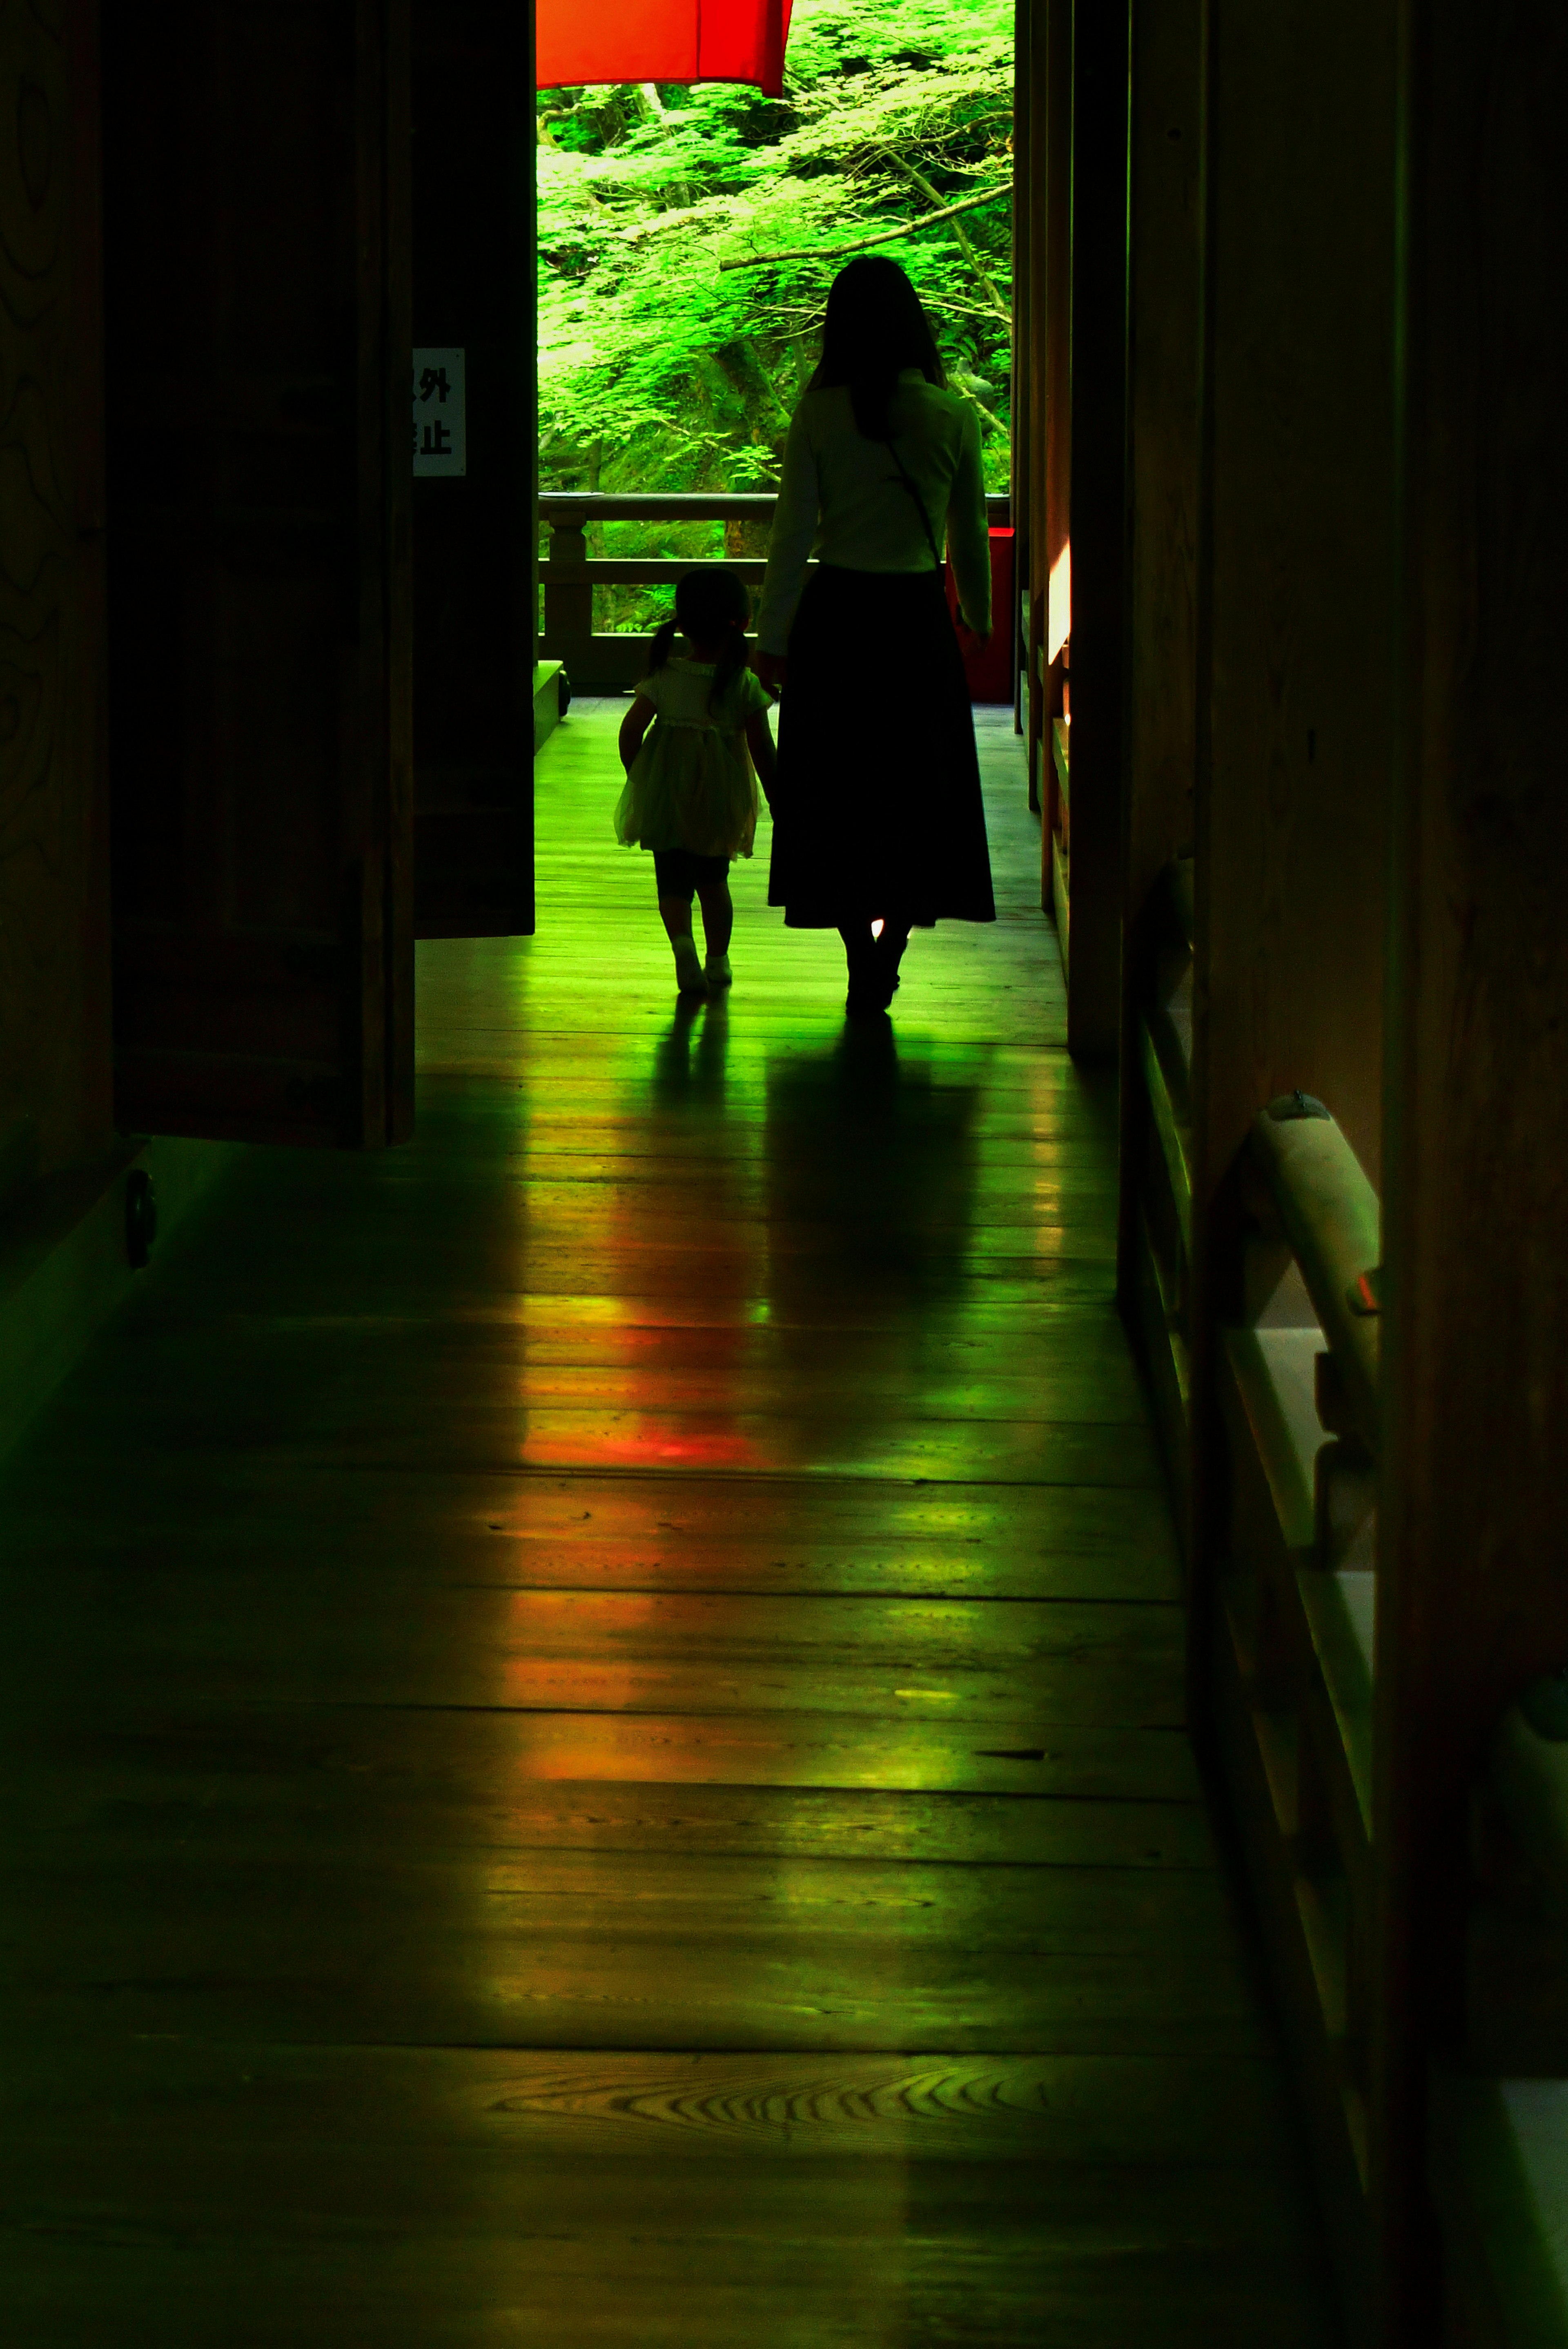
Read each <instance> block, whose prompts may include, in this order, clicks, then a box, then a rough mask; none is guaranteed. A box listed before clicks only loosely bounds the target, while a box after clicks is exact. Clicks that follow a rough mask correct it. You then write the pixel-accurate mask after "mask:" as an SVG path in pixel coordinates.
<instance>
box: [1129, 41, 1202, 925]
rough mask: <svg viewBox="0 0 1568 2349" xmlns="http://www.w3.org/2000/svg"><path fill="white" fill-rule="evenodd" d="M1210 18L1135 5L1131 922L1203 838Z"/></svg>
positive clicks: (1131, 321) (1131, 331)
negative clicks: (1202, 469) (1205, 155)
mask: <svg viewBox="0 0 1568 2349" xmlns="http://www.w3.org/2000/svg"><path fill="white" fill-rule="evenodd" d="M1203 19H1204V8H1203V0H1143V5H1140V6H1139V7H1138V8H1136V9H1135V11H1134V13H1133V42H1134V46H1133V57H1132V129H1131V154H1132V167H1131V173H1130V211H1131V217H1130V234H1129V240H1128V250H1129V255H1130V266H1129V285H1128V469H1129V475H1128V574H1127V621H1128V653H1129V658H1128V675H1127V760H1126V769H1125V781H1126V789H1127V800H1126V817H1125V823H1126V832H1125V841H1124V861H1123V885H1124V892H1125V896H1124V905H1125V915H1126V919H1127V922H1128V924H1129V926H1131V925H1133V924H1136V922H1137V921H1138V919H1139V917H1140V915H1141V914H1142V911H1143V908H1144V905H1145V903H1146V902H1147V899H1148V895H1149V891H1150V886H1151V885H1152V884H1153V882H1154V880H1155V879H1156V877H1157V875H1158V874H1160V872H1161V869H1162V868H1163V867H1164V866H1165V865H1166V864H1169V863H1170V861H1171V858H1172V857H1176V856H1186V855H1190V854H1191V848H1192V782H1193V770H1194V765H1195V761H1196V756H1197V667H1196V663H1197V590H1198V502H1199V460H1200V446H1201V431H1202V413H1201V402H1202V358H1203V350H1202V317H1203V208H1202V183H1203V172H1202V150H1203V124H1204V109H1203V98H1204V87H1203V85H1204V67H1205V58H1204V38H1203V36H1204V23H1203Z"/></svg>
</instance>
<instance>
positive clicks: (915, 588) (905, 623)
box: [768, 564, 996, 929]
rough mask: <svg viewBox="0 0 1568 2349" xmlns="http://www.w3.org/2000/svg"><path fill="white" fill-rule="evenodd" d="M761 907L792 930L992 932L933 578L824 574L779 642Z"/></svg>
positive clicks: (946, 637) (965, 696) (936, 576)
mask: <svg viewBox="0 0 1568 2349" xmlns="http://www.w3.org/2000/svg"><path fill="white" fill-rule="evenodd" d="M768 902H769V905H782V906H783V908H784V919H785V921H786V922H787V923H788V924H789V925H790V926H791V927H793V928H796V929H839V928H842V927H851V926H855V925H857V924H859V923H861V922H866V921H878V920H890V921H899V920H908V921H912V922H916V923H920V924H923V925H928V924H930V923H932V922H936V921H959V922H992V921H995V918H996V906H995V899H994V898H993V896H992V894H991V858H990V854H989V851H988V850H987V848H986V844H985V807H984V805H983V803H982V801H981V797H980V766H979V761H978V760H977V759H976V757H975V720H974V714H973V712H972V710H971V709H970V704H969V688H968V683H967V680H966V679H965V675H964V658H963V655H962V654H961V653H960V651H959V649H958V638H957V636H956V635H955V634H954V626H953V622H952V619H951V617H950V616H949V614H948V609H947V598H946V595H945V593H944V586H943V581H942V574H940V573H939V572H936V571H915V572H882V571H842V570H838V569H834V568H831V567H830V566H829V565H828V564H820V566H819V568H818V570H817V571H816V573H815V574H814V575H813V576H812V577H811V578H810V580H809V581H808V583H807V585H806V590H805V593H804V594H803V595H802V596H801V598H800V604H799V610H798V612H797V613H796V616H795V625H794V627H793V628H792V629H791V631H790V636H789V676H788V679H787V681H786V684H785V688H784V696H783V699H782V701H781V702H780V704H779V779H778V782H777V784H776V785H775V787H774V792H773V864H772V869H771V872H770V874H769V887H768Z"/></svg>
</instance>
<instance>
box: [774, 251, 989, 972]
mask: <svg viewBox="0 0 1568 2349" xmlns="http://www.w3.org/2000/svg"><path fill="white" fill-rule="evenodd" d="M944 526H945V531H946V537H947V543H948V545H949V546H950V548H951V550H952V554H953V564H954V573H955V574H956V577H957V582H958V594H959V601H960V604H961V606H962V609H963V612H964V616H965V620H966V621H967V623H968V625H969V626H970V627H971V628H972V629H973V630H974V631H975V634H976V635H977V636H981V637H985V636H988V635H989V633H990V626H991V564H990V546H989V540H988V535H987V531H986V522H985V485H984V477H983V474H982V471H981V463H980V436H979V430H978V428H977V426H976V424H975V418H974V415H973V412H972V411H971V409H969V408H968V406H967V405H966V403H965V402H964V401H963V400H961V399H960V398H957V397H956V395H954V393H952V392H949V391H948V390H947V389H946V387H945V380H944V375H943V370H942V362H941V359H940V358H939V357H938V356H937V350H936V345H935V342H934V338H933V336H932V332H931V328H930V326H929V325H928V324H927V322H926V317H925V314H924V312H923V310H922V308H921V306H920V299H919V296H918V295H916V293H915V290H914V288H913V285H911V284H910V281H909V279H908V278H907V277H906V276H905V274H904V273H903V270H902V269H900V268H899V267H898V265H897V264H896V263H894V262H891V261H884V260H882V259H881V258H880V257H877V256H872V255H868V256H866V257H864V258H862V259H861V260H858V261H851V263H850V264H849V265H848V267H847V268H845V269H843V270H841V272H840V273H839V275H838V276H837V277H836V278H835V279H834V281H833V285H832V290H831V292H830V294H829V296H828V313H827V320H826V324H825V326H824V328H823V334H822V357H821V364H820V367H818V369H817V372H816V374H815V375H814V376H813V377H812V378H811V381H810V385H809V386H808V388H807V389H806V391H805V392H804V394H803V395H802V397H801V399H800V403H799V407H798V408H797V409H796V411H795V415H794V419H793V420H792V422H791V424H790V427H789V440H788V441H787V443H786V445H785V451H784V472H783V481H782V484H781V487H780V491H779V505H778V511H777V513H776V515H775V518H774V524H773V538H772V543H771V546H770V548H769V557H768V574H767V577H766V580H765V581H764V584H763V590H762V606H761V612H760V615H759V617H758V656H757V667H758V672H759V674H760V676H761V677H762V678H763V681H764V682H765V683H766V684H769V685H774V686H779V687H781V688H783V694H782V700H781V704H780V709H779V775H778V781H777V784H776V786H775V791H774V799H773V811H774V828H773V863H772V870H771V874H770V876H769V892H768V902H769V905H782V907H783V908H784V919H785V921H786V923H787V924H789V926H792V927H796V928H807V929H822V928H834V929H837V930H838V931H839V932H840V934H841V936H842V938H843V941H844V948H845V953H846V956H847V957H848V963H849V997H848V1000H847V1003H846V1006H845V1009H846V1010H847V1011H848V1012H849V1014H850V1016H851V1018H880V1017H881V1016H882V1014H883V1013H884V1012H885V1011H886V1009H887V1007H888V1005H889V1004H890V1003H891V1002H892V995H893V990H894V988H896V987H897V986H898V983H899V962H900V957H902V955H903V949H904V947H905V945H906V943H907V941H908V938H909V933H910V929H911V927H912V926H913V925H916V924H918V925H921V926H927V925H929V924H931V923H933V922H936V921H945V920H956V921H965V922H989V921H994V920H995V902H994V900H993V897H992V893H991V863H990V856H989V853H988V850H987V847H986V841H985V810H984V807H983V804H982V801H981V796H980V770H979V764H978V761H977V760H976V757H975V726H974V718H973V713H972V711H971V709H970V703H969V692H968V687H967V684H966V682H965V675H964V661H963V656H962V654H961V652H960V650H959V646H958V639H957V636H956V634H955V633H954V626H953V622H952V619H951V618H950V616H949V614H948V609H947V600H946V594H945V589H944V569H943V560H942V543H941V533H942V531H943V528H944ZM813 543H815V545H816V548H817V552H818V554H819V557H820V561H819V564H818V567H817V570H816V572H815V574H813V575H812V577H811V578H810V581H809V582H808V581H807V577H806V565H807V561H808V558H809V556H810V552H811V549H812V545H813ZM876 923H880V924H881V925H882V930H881V935H880V936H875V935H873V927H872V926H873V924H876Z"/></svg>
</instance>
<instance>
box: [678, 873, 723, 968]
mask: <svg viewBox="0 0 1568 2349" xmlns="http://www.w3.org/2000/svg"><path fill="white" fill-rule="evenodd" d="M697 895H698V898H699V900H700V902H701V905H702V931H703V936H704V937H705V938H706V939H707V950H708V953H709V954H710V955H715V956H717V955H721V954H727V953H728V952H729V937H730V932H731V931H732V930H733V929H734V927H735V906H734V903H733V901H732V900H731V897H730V895H729V884H728V882H727V881H720V882H719V883H718V884H717V886H716V887H714V888H711V889H701V890H699V891H698V892H697ZM686 928H687V930H688V931H689V930H690V928H691V912H690V909H689V907H688V909H687V912H686Z"/></svg>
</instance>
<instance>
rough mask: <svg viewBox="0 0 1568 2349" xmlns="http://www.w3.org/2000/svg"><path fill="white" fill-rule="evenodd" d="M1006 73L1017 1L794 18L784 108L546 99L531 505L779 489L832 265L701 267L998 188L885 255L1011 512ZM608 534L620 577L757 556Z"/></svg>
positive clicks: (716, 532) (872, 226)
mask: <svg viewBox="0 0 1568 2349" xmlns="http://www.w3.org/2000/svg"><path fill="white" fill-rule="evenodd" d="M1012 65H1013V5H1012V0H879V5H873V6H867V5H854V0H797V5H796V8H795V14H794V23H793V26H792V30H791V34H790V40H789V59H788V64H787V67H786V73H785V94H784V97H783V98H782V100H779V99H777V98H763V97H762V96H761V95H760V94H759V93H758V91H756V90H751V89H745V88H737V87H734V86H731V85H728V84H707V85H700V86H698V87H696V88H680V87H669V88H659V89H655V88H651V87H649V88H636V87H634V86H628V87H625V88H601V89H583V90H545V91H542V92H541V94H540V101H539V137H540V152H539V242H540V305H539V306H540V318H539V332H540V407H541V449H540V465H541V481H542V487H544V488H546V489H597V490H622V491H630V490H655V489H656V490H735V491H741V490H756V489H769V488H771V487H773V486H774V484H775V483H776V482H777V480H778V472H779V460H780V457H781V455H782V451H783V444H784V434H785V430H786V429H787V426H788V423H789V413H790V410H791V409H793V407H794V404H795V401H796V399H797V398H798V397H799V392H800V390H801V388H803V387H804V385H805V382H806V380H807V378H808V377H809V376H810V372H811V369H812V367H813V366H814V365H815V363H816V337H817V334H818V330H819V328H820V322H821V314H822V305H823V303H824V301H825V299H826V295H827V289H828V285H829V284H830V281H831V278H832V276H833V274H834V272H835V270H836V269H837V268H839V267H840V266H841V262H840V261H838V260H836V259H823V260H817V259H814V258H813V259H807V260H803V261H786V260H780V261H770V262H768V263H766V264H763V265H761V266H758V267H755V268H745V269H737V270H727V271H721V270H720V268H719V266H718V264H719V263H720V261H721V260H729V259H735V258H738V257H741V256H745V255H749V254H777V253H780V252H785V251H793V250H794V249H795V248H798V247H799V248H806V249H808V250H809V251H810V252H811V253H812V254H815V253H817V252H818V251H820V250H822V249H824V248H829V249H830V248H833V247H836V246H840V245H845V244H853V243H855V242H856V240H857V239H858V238H860V237H861V236H863V235H864V234H866V233H868V232H872V231H874V230H876V229H879V228H886V227H891V226H892V225H894V224H895V223H897V222H903V221H906V220H911V219H913V218H915V217H917V216H918V215H919V214H920V213H922V212H929V211H934V210H935V209H937V208H938V207H939V206H941V205H944V204H948V203H953V202H956V201H957V200H958V199H959V198H961V197H963V196H966V195H970V194H974V193H978V192H980V191H983V190H985V189H986V188H988V187H992V186H995V188H996V189H997V190H998V191H999V192H998V197H997V201H996V202H995V203H994V204H988V205H985V207H984V208H982V209H979V210H976V211H973V212H966V213H964V214H962V215H961V216H960V217H959V218H958V219H957V220H956V221H948V222H939V223H938V224H937V225H936V226H934V227H933V228H930V229H923V230H919V231H917V232H916V233H914V234H913V235H911V236H908V237H903V238H900V239H898V240H897V241H895V242H893V243H890V244H888V245H886V246H885V247H883V248H882V250H884V251H886V252H887V253H888V254H889V255H890V257H892V258H894V259H896V260H898V261H899V262H900V263H902V264H903V267H904V268H906V269H907V270H908V271H909V274H910V275H911V276H912V277H913V280H914V282H915V284H916V285H917V286H918V287H919V289H920V293H921V296H922V299H923V302H924V303H925V305H926V307H927V310H928V312H929V314H930V316H931V318H932V322H933V325H934V327H935V329H936V332H937V336H938V339H939V341H940V343H941V346H942V351H943V357H944V363H945V365H946V367H947V369H948V373H949V378H950V380H951V381H952V382H953V383H954V387H955V388H957V389H959V390H961V391H962V392H963V393H964V394H965V397H966V398H971V399H973V400H974V402H975V406H976V409H978V411H979V414H980V418H981V430H982V437H983V440H984V442H985V452H986V472H987V479H988V480H989V481H991V483H992V484H993V486H995V487H998V488H1001V487H1005V486H1006V480H1007V466H1008V437H1007V436H1008V415H1007V384H1008V367H1009V326H1008V295H1009V279H1010V268H1011V244H1010V233H1011V232H1010V215H1009V208H1008V203H1007V201H1006V189H1007V186H1008V182H1009V179H1010V174H1011V168H1012V156H1011V145H1010V141H1011V131H1012ZM610 529H611V531H612V532H613V533H614V552H615V553H618V554H655V553H661V554H662V553H667V554H692V555H695V554H707V553H715V552H718V551H719V541H720V539H721V538H723V539H724V540H725V542H726V543H727V545H728V550H729V552H730V553H731V554H742V553H750V552H754V551H756V550H755V549H754V548H753V546H752V545H751V544H750V543H749V533H748V532H747V531H746V530H744V529H742V528H738V527H737V526H735V525H728V526H727V528H726V529H725V530H724V531H722V532H721V531H720V528H719V526H718V525H714V526H713V527H712V529H709V528H708V527H707V526H706V525H703V526H692V525H688V526H686V527H685V528H684V529H677V530H671V529H667V528H664V529H661V528H656V527H654V526H652V525H648V526H645V525H640V524H632V523H624V524H612V525H610ZM605 551H606V552H608V551H611V550H610V549H609V548H606V549H605ZM608 600H610V601H611V602H612V603H613V605H614V607H615V608H614V612H613V616H611V615H604V616H601V619H600V622H599V625H601V626H603V625H606V624H608V625H610V626H644V625H646V622H647V620H648V618H649V617H650V611H649V609H648V608H647V607H648V605H649V598H648V596H647V595H645V594H642V593H639V591H636V590H632V589H628V590H625V591H623V592H619V593H615V594H614V595H613V596H612V598H610V599H608ZM657 600H658V599H655V601H657Z"/></svg>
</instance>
